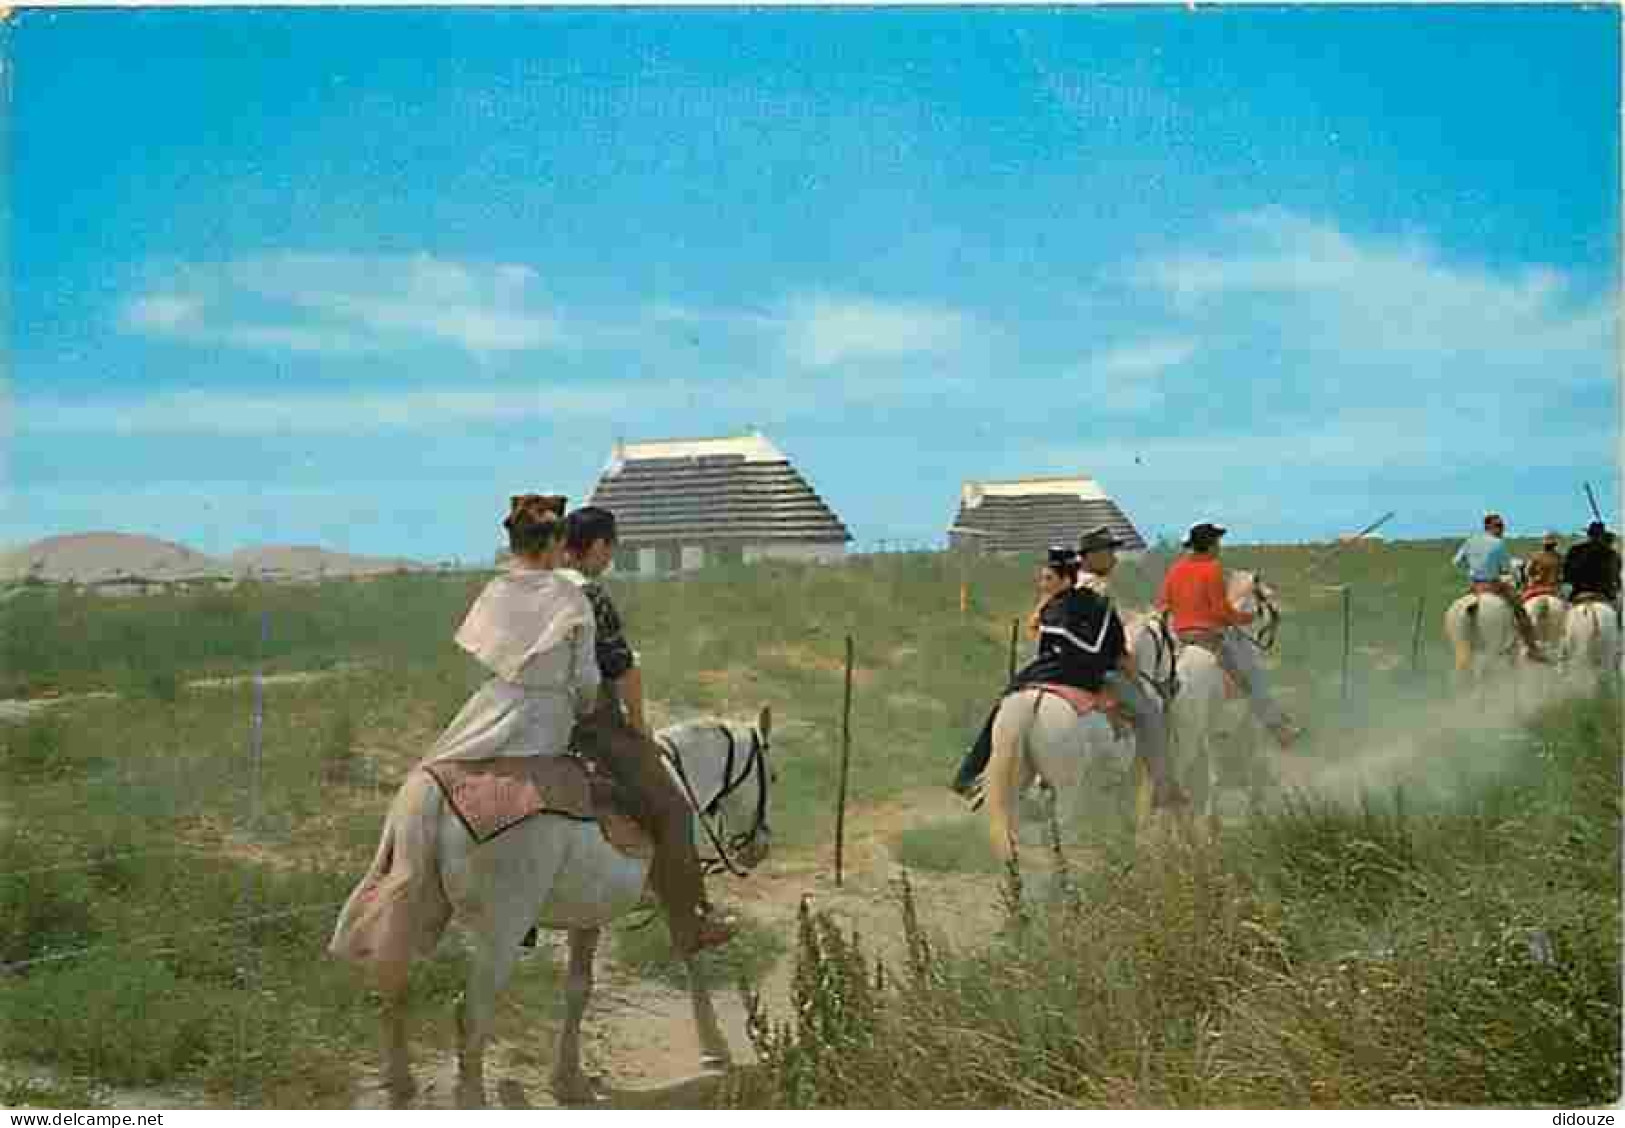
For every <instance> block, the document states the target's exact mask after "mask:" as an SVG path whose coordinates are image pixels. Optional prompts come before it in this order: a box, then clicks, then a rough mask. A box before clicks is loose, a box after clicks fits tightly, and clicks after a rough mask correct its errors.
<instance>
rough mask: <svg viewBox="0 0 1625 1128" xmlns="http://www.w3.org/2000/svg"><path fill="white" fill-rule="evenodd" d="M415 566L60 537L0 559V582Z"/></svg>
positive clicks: (286, 548)
mask: <svg viewBox="0 0 1625 1128" xmlns="http://www.w3.org/2000/svg"><path fill="white" fill-rule="evenodd" d="M426 567H428V566H427V565H425V564H423V563H422V562H421V561H416V560H407V559H404V558H400V557H384V556H354V555H351V554H349V553H344V552H330V551H328V550H327V549H324V548H319V547H317V546H315V545H261V546H258V547H254V548H244V549H239V550H238V551H237V552H234V553H232V554H231V555H230V556H229V557H226V558H225V559H220V558H217V557H213V556H208V555H206V554H204V553H201V552H198V551H196V550H194V549H191V548H187V547H186V546H185V545H183V544H176V543H174V542H173V541H166V540H160V539H158V538H157V537H149V536H142V535H139V534H135V533H107V532H93V533H67V534H64V535H61V536H54V537H46V538H45V539H44V540H38V541H35V542H34V543H33V544H29V545H24V546H23V547H22V548H17V549H13V550H11V551H10V552H7V553H5V554H4V555H0V582H10V583H15V582H16V581H18V580H22V579H26V578H27V577H29V576H35V577H38V578H39V579H41V580H45V581H47V582H50V583H80V584H95V583H108V582H113V581H117V580H120V579H132V580H134V579H144V580H159V581H165V580H192V579H204V578H207V577H211V576H214V577H222V578H225V577H233V578H240V577H244V576H249V575H255V576H262V577H264V578H266V579H300V580H303V579H319V578H321V577H323V576H366V575H377V574H379V573H385V572H394V571H397V570H399V569H403V568H404V569H407V570H410V571H419V570H422V569H424V568H426Z"/></svg>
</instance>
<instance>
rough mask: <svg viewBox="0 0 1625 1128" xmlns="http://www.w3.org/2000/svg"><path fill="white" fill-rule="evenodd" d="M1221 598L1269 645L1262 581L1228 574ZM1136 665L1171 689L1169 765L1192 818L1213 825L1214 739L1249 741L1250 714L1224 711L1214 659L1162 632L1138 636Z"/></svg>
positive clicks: (1269, 612)
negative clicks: (1185, 794) (1188, 799)
mask: <svg viewBox="0 0 1625 1128" xmlns="http://www.w3.org/2000/svg"><path fill="white" fill-rule="evenodd" d="M1226 593H1227V595H1228V596H1229V599H1230V602H1231V604H1232V605H1233V606H1234V607H1235V608H1236V609H1237V610H1238V611H1244V612H1248V613H1250V614H1252V615H1253V616H1255V621H1256V622H1258V623H1259V626H1258V629H1257V631H1256V633H1254V634H1250V635H1249V636H1248V637H1250V638H1252V639H1253V641H1254V642H1255V643H1257V644H1258V645H1259V646H1261V647H1264V648H1268V647H1269V646H1270V645H1272V644H1273V641H1274V637H1275V633H1276V631H1277V630H1278V629H1279V626H1280V611H1279V609H1278V608H1277V607H1276V605H1275V592H1274V589H1272V588H1271V587H1270V586H1269V585H1268V584H1266V583H1265V582H1264V581H1263V579H1262V578H1260V577H1259V576H1257V575H1256V574H1254V573H1252V572H1248V571H1242V570H1237V571H1233V572H1230V573H1229V578H1228V580H1227V581H1226ZM1137 637H1139V638H1142V639H1145V638H1149V640H1150V642H1149V645H1148V644H1147V643H1145V642H1141V644H1140V645H1141V647H1142V649H1138V650H1136V651H1135V660H1136V661H1137V662H1139V663H1140V667H1141V670H1142V672H1143V673H1144V674H1146V675H1147V676H1149V677H1150V678H1152V679H1154V680H1155V681H1157V682H1158V683H1159V684H1162V685H1165V686H1171V687H1172V689H1173V694H1172V704H1171V705H1170V707H1169V715H1168V721H1169V724H1168V736H1169V759H1170V761H1171V763H1172V765H1173V768H1174V771H1175V772H1176V774H1177V777H1178V778H1179V780H1180V782H1181V783H1182V784H1183V785H1184V786H1185V788H1186V789H1187V791H1189V793H1190V797H1191V809H1192V813H1193V814H1197V815H1201V816H1204V817H1206V818H1208V819H1212V817H1213V813H1214V802H1215V799H1216V797H1217V793H1218V759H1217V757H1216V756H1215V755H1214V744H1215V739H1216V738H1217V737H1218V736H1220V735H1222V734H1225V733H1230V732H1233V733H1234V734H1235V735H1236V736H1237V738H1238V739H1248V738H1250V737H1251V736H1253V735H1254V733H1253V730H1255V729H1256V728H1257V726H1256V725H1255V724H1252V723H1251V722H1250V717H1251V713H1250V712H1249V711H1246V710H1245V709H1242V710H1239V711H1238V710H1234V709H1230V708H1227V707H1226V693H1225V686H1226V678H1225V673H1224V669H1223V667H1221V666H1220V665H1219V660H1218V658H1217V657H1216V656H1215V655H1214V654H1213V653H1212V652H1211V651H1209V650H1207V649H1206V648H1205V647H1202V646H1199V645H1188V644H1187V645H1176V644H1175V643H1174V640H1173V637H1172V635H1171V634H1170V633H1168V631H1167V630H1166V629H1162V630H1157V631H1150V630H1149V628H1148V629H1147V632H1146V633H1142V634H1140V635H1138V636H1137Z"/></svg>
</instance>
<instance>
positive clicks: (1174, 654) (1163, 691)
mask: <svg viewBox="0 0 1625 1128" xmlns="http://www.w3.org/2000/svg"><path fill="white" fill-rule="evenodd" d="M1154 621H1155V623H1156V626H1155V628H1153V629H1152V631H1151V637H1152V638H1153V639H1155V640H1156V644H1157V652H1156V655H1155V656H1154V657H1153V658H1152V660H1151V664H1150V665H1151V669H1152V670H1159V669H1161V668H1162V663H1163V659H1165V658H1166V659H1167V661H1168V677H1167V678H1166V679H1163V680H1159V679H1158V678H1157V676H1156V675H1155V674H1153V673H1151V672H1149V671H1148V670H1147V669H1146V667H1145V665H1144V664H1142V663H1136V665H1137V666H1139V673H1140V677H1141V679H1142V680H1144V681H1145V682H1147V683H1148V684H1149V685H1150V686H1151V688H1152V689H1154V690H1156V691H1157V696H1159V697H1161V698H1162V704H1163V706H1164V707H1165V708H1166V707H1167V706H1168V705H1170V704H1172V703H1173V700H1174V695H1175V694H1177V693H1178V692H1179V646H1178V644H1177V643H1176V642H1175V641H1174V632H1173V630H1172V629H1171V628H1170V627H1169V626H1168V612H1166V611H1163V612H1161V613H1159V614H1158V615H1157V616H1155V619H1154Z"/></svg>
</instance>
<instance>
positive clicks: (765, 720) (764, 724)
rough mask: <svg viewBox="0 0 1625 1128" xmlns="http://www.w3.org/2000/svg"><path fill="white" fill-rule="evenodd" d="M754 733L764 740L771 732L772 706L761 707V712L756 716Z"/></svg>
mask: <svg viewBox="0 0 1625 1128" xmlns="http://www.w3.org/2000/svg"><path fill="white" fill-rule="evenodd" d="M756 731H757V732H759V733H761V734H762V739H763V740H766V739H767V738H768V736H769V735H770V734H771V733H772V732H773V706H771V705H763V706H762V711H761V712H760V713H758V714H756Z"/></svg>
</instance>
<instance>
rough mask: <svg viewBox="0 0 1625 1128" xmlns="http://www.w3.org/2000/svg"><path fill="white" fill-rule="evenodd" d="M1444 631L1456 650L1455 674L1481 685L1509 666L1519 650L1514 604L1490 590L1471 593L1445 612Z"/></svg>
mask: <svg viewBox="0 0 1625 1128" xmlns="http://www.w3.org/2000/svg"><path fill="white" fill-rule="evenodd" d="M1444 634H1445V637H1446V638H1447V639H1449V640H1450V644H1451V646H1453V647H1454V648H1455V653H1456V673H1457V674H1458V675H1459V676H1461V677H1463V678H1466V679H1468V680H1471V681H1473V682H1476V683H1479V684H1480V685H1482V683H1483V681H1484V679H1485V677H1486V676H1487V675H1488V674H1490V673H1491V672H1493V671H1495V670H1505V669H1510V667H1511V664H1512V661H1513V658H1514V656H1515V655H1516V652H1517V649H1518V628H1517V624H1516V623H1515V622H1513V618H1512V607H1511V605H1510V604H1508V603H1507V601H1506V600H1504V599H1502V598H1501V597H1500V596H1498V595H1494V594H1491V593H1489V592H1476V591H1475V592H1469V593H1467V594H1466V595H1464V596H1462V597H1461V598H1460V599H1458V600H1456V601H1455V602H1454V603H1452V604H1451V605H1450V606H1449V608H1447V609H1446V611H1445V613H1444Z"/></svg>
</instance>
